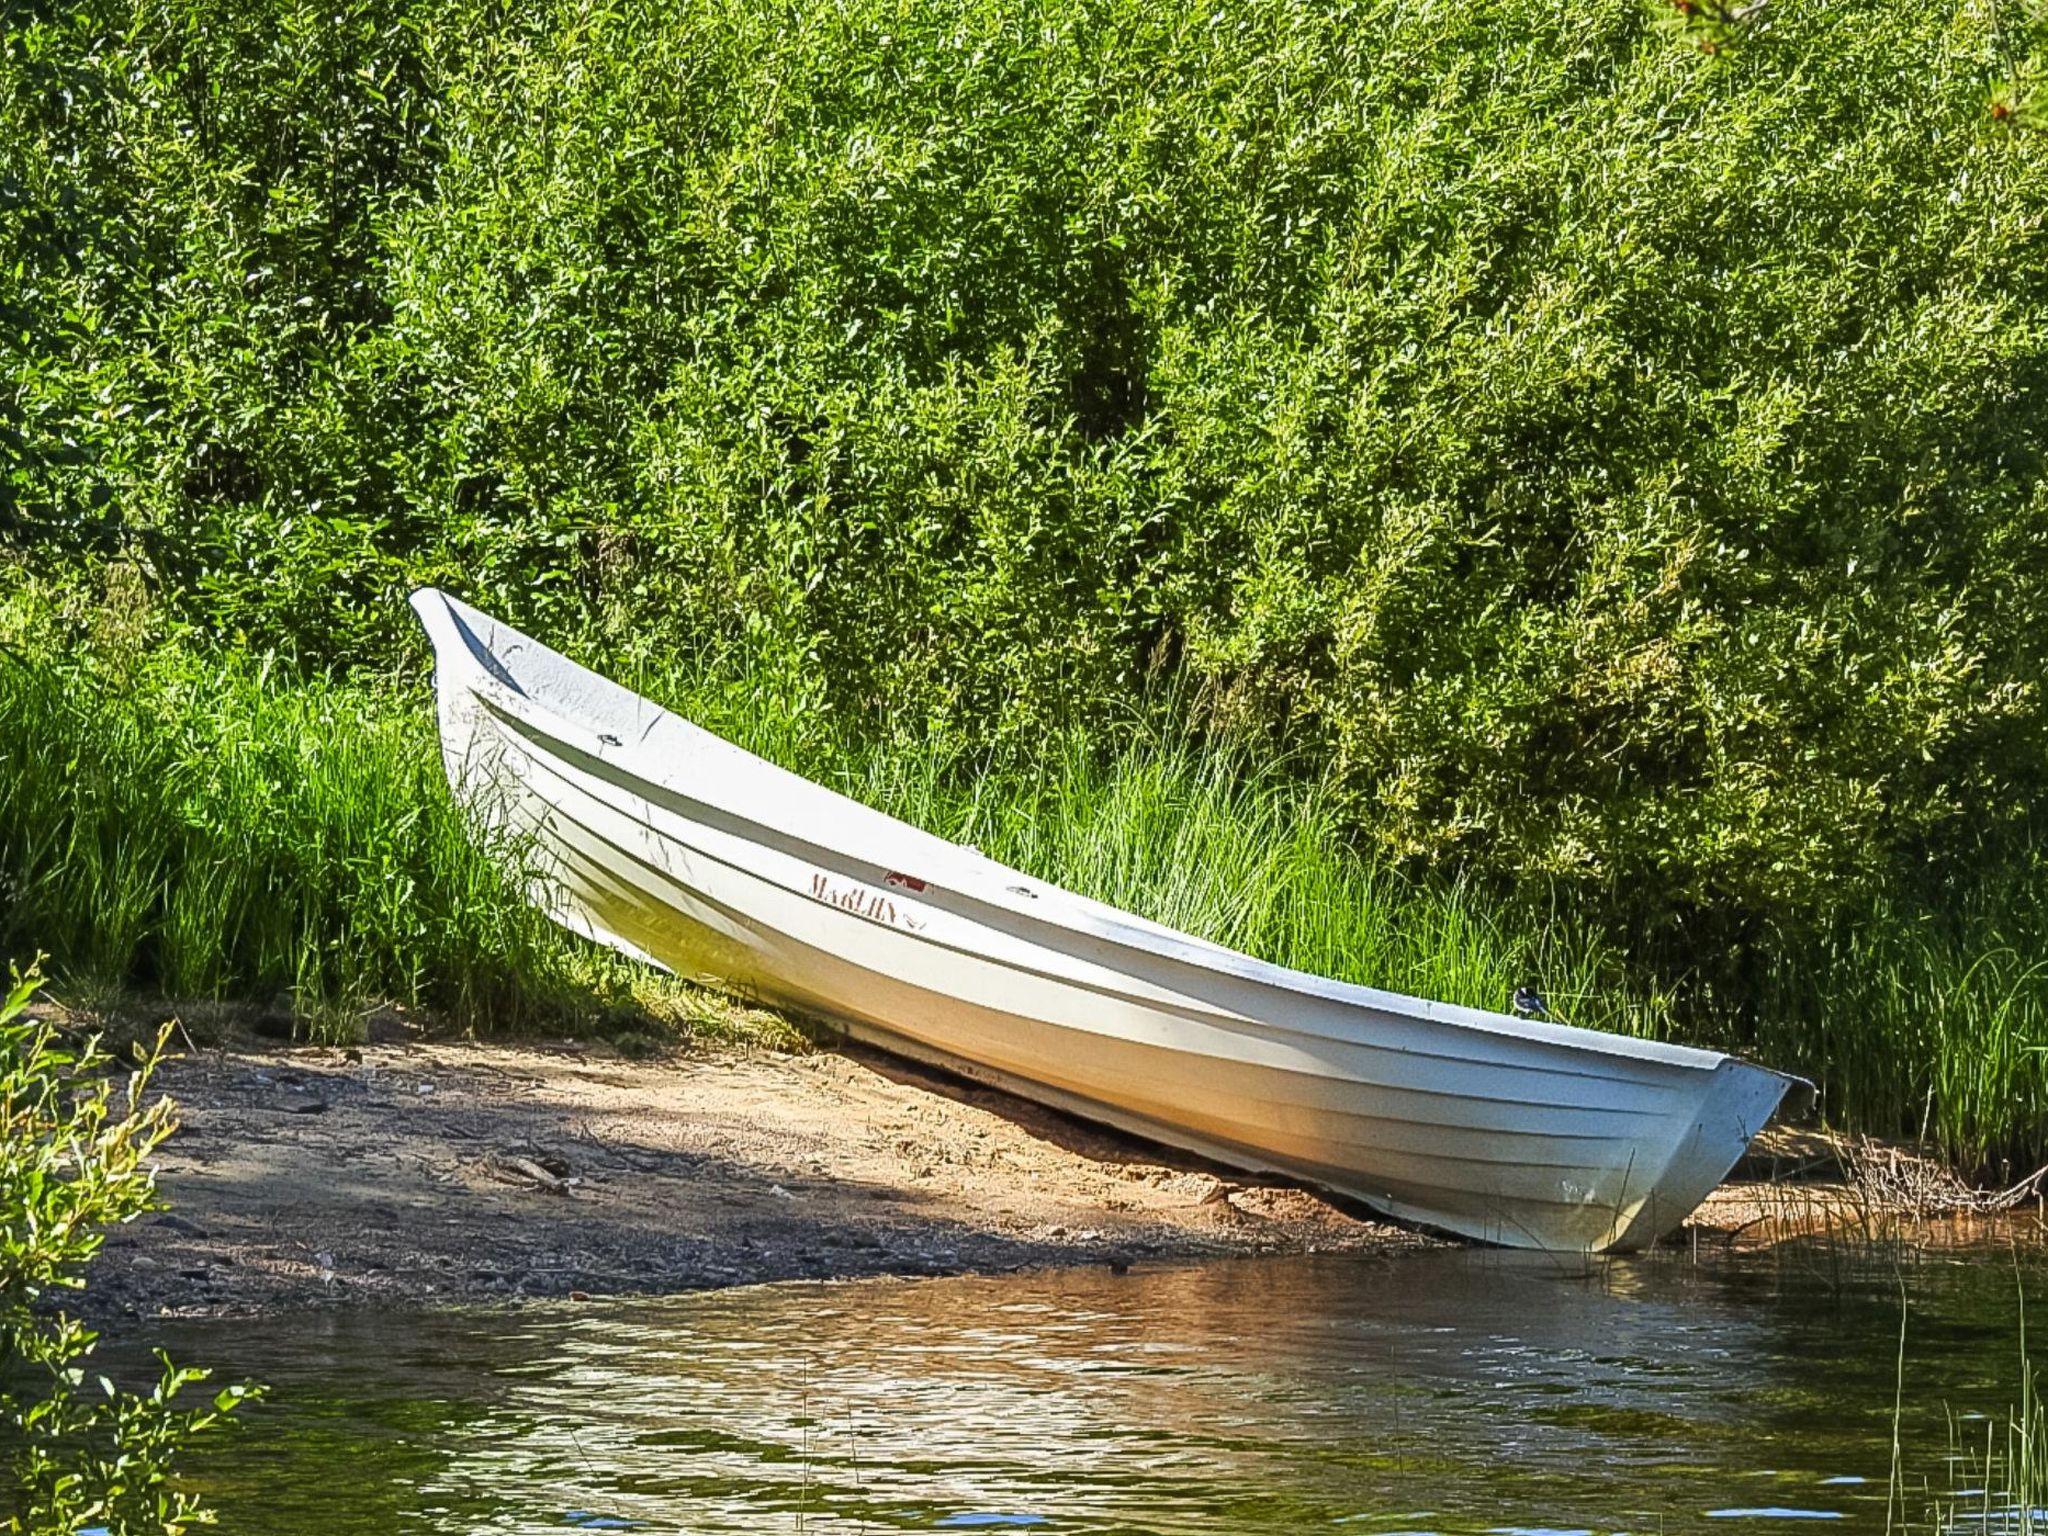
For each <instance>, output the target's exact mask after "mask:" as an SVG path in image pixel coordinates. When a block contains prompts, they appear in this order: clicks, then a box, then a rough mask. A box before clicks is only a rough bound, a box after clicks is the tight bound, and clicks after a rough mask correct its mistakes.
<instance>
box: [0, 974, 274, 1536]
mask: <svg viewBox="0 0 2048 1536" xmlns="http://www.w3.org/2000/svg"><path fill="white" fill-rule="evenodd" d="M36 985H37V978H36V977H35V975H34V973H33V972H31V973H30V975H29V976H28V977H27V978H22V977H20V976H18V975H17V976H16V977H15V979H14V983H13V986H12V989H11V991H10V992H9V994H8V996H7V997H6V998H5V1000H4V1001H0V1424H4V1425H5V1426H6V1430H7V1432H8V1437H7V1440H6V1441H5V1442H0V1444H4V1445H5V1451H4V1454H5V1458H6V1462H7V1465H8V1470H9V1471H10V1472H12V1474H13V1479H12V1481H13V1487H14V1493H13V1497H12V1498H11V1499H0V1512H5V1510H6V1509H8V1508H11V1511H12V1513H11V1514H10V1515H9V1516H8V1519H7V1523H6V1525H5V1527H4V1529H6V1530H7V1531H10V1532H16V1533H24V1536H26V1533H33V1536H58V1533H64V1536H70V1533H75V1532H79V1531H83V1530H85V1529H87V1528H88V1527H94V1528H98V1529H102V1530H105V1531H108V1532H110V1533H113V1536H158V1533H161V1536H177V1533H178V1532H181V1531H183V1530H185V1529H187V1528H188V1527H190V1526H191V1525H194V1524H204V1523H208V1516H207V1514H206V1511H205V1510H204V1509H203V1508H201V1507H200V1505H199V1504H198V1503H197V1501H196V1500H194V1499H193V1498H192V1497H191V1496H190V1495H188V1494H186V1493H183V1492H181V1491H180V1490H179V1489H178V1488H177V1486H176V1484H175V1481H174V1478H173V1475H172V1474H173V1460H174V1457H175V1455H176V1453H177V1451H178V1450H179V1448H180V1447H181V1446H183V1445H184V1443H185V1442H186V1441H187V1440H188V1439H189V1438H190V1437H191V1436H193V1435H195V1434H197V1433H199V1432H201V1431H203V1430H205V1429H207V1428H208V1427H209V1426H211V1425H212V1424H214V1423H215V1422H216V1421H217V1420H218V1419H219V1417H220V1416H221V1415H223V1414H226V1413H230V1412H232V1411H233V1410H234V1409H235V1407H236V1406H237V1405H239V1404H240V1403H241V1402H242V1401H243V1400H244V1399H245V1398H246V1397H247V1396H248V1394H249V1389H247V1388H244V1387H229V1388H227V1389H225V1390H223V1391H222V1392H220V1393H219V1394H217V1395H216V1396H215V1397H214V1399H213V1401H212V1404H211V1406H210V1407H207V1408H201V1409H196V1410H195V1409H190V1408H186V1407H184V1406H182V1405H181V1403H180V1401H179V1399H180V1396H181V1394H182V1393H184V1392H185V1390H186V1389H187V1388H189V1387H192V1386H194V1385H196V1384H197V1383H199V1382H201V1381H203V1380H205V1379H206V1373H205V1372H204V1371H195V1370H191V1369H186V1368H179V1367H175V1366H173V1365H172V1364H171V1363H170V1361H169V1360H168V1359H165V1360H163V1362H162V1364H163V1375H162V1377H161V1379H159V1380H158V1382H157V1383H156V1385H155V1386H154V1387H153V1388H151V1389H150V1390H149V1391H147V1392H140V1393H138V1392H132V1391H127V1390H124V1389H122V1388H120V1387H117V1386H115V1385H114V1383H113V1382H111V1381H110V1380H108V1379H107V1378H106V1377H104V1376H101V1377H97V1378H95V1379H90V1380H89V1379H88V1377H87V1374H86V1370H85V1364H84V1362H85V1361H86V1360H87V1358H88V1357H89V1356H90V1355H91V1354H92V1351H93V1346H94V1344H95V1342H96V1335H94V1334H93V1333H92V1332H91V1331H90V1330H89V1329H86V1328H85V1327H83V1326H81V1325H80V1324H79V1323H78V1322H77V1320H76V1319H74V1318H72V1317H70V1316H69V1315H67V1314H66V1313H64V1312H63V1311H62V1310H60V1309H59V1306H58V1303H60V1302H61V1300H62V1297H63V1295H64V1293H65V1292H67V1291H75V1290H77V1289H78V1288H80V1287H81V1286H83V1285H84V1283H85V1278H84V1277H85V1269H86V1266H87V1265H88V1264H89V1263H90V1262H91V1260H92V1257H93V1255H94V1254H95V1253H97V1252H98V1251H99V1248H100V1244H101V1242H102V1241H103V1240H104V1237H105V1232H106V1229H107V1228H108V1227H111V1226H115V1225H118V1224H119V1223H121V1222H124V1221H129V1220H132V1219H133V1218H134V1217H135V1216H137V1215H138V1214H140V1213H141V1212H143V1211H146V1210H149V1209H150V1208H151V1207H152V1206H154V1205H155V1203H156V1177H155V1173H154V1170H153V1169H152V1168H151V1167H150V1164H149V1157H150V1154H151V1153H152V1152H154V1151H155V1150H156V1148H157V1147H158V1146H159V1145H160V1144H161V1143H162V1141H163V1139H164V1138H165V1137H166V1136H168V1135H170V1134H171V1131H172V1130H173V1129H174V1128H175V1126H176V1124H177V1121H176V1118H175V1113H176V1112H175V1110H174V1108H173V1106H172V1105H171V1102H170V1101H169V1100H168V1099H163V1098H159V1099H157V1100H155V1101H154V1102H152V1103H145V1102H144V1094H143V1090H144V1088H145V1087H146V1085H147V1083H148V1081H149V1077H150V1073H151V1071H152V1069H153V1068H154V1066H155V1063H156V1053H155V1052H151V1053H147V1054H145V1055H144V1056H143V1057H142V1059H141V1062H140V1065H138V1066H137V1067H136V1069H135V1070H134V1071H133V1072H132V1073H130V1074H129V1076H128V1078H127V1082H126V1084H125V1087H124V1089H123V1090H122V1091H121V1092H119V1093H117V1092H116V1091H115V1089H114V1088H113V1086H112V1085H111V1083H110V1081H109V1079H108V1078H107V1076H106V1075H105V1074H106V1069H107V1068H108V1067H109V1066H110V1065H111V1063H110V1062H109V1060H108V1058H107V1057H106V1056H105V1055H104V1054H103V1053H102V1052H101V1050H100V1049H99V1046H98V1043H97V1042H89V1043H87V1044H86V1045H85V1046H84V1047H83V1048H82V1049H74V1048H72V1047H70V1046H69V1045H68V1044H67V1043H66V1042H65V1041H63V1040H62V1039H61V1038H60V1037H59V1036H58V1034H57V1032H56V1031H55V1029H54V1028H53V1027H52V1026H50V1025H48V1024H43V1023H37V1022H36V1021H34V1020H33V1019H31V1018H29V1017H28V1015H27V1013H26V1009H27V1006H28V1002H29V999H30V997H31V996H32V995H33V993H34V991H35V988H36ZM159 1048H161V1042H159Z"/></svg>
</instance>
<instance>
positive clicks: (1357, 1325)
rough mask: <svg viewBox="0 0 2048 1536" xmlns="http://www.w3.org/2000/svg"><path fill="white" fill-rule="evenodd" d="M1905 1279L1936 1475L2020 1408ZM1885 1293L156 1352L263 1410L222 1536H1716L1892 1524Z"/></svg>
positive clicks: (1026, 1290) (1364, 1264)
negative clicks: (1692, 1533)
mask: <svg viewBox="0 0 2048 1536" xmlns="http://www.w3.org/2000/svg"><path fill="white" fill-rule="evenodd" d="M1905 1283H1906V1285H1907V1286H1908V1287H1909V1289H1910V1290H1911V1292H1912V1295H1913V1304H1912V1317H1913V1322H1912V1329H1911V1334H1910V1339H1909V1348H1908V1361H1907V1371H1908V1381H1909V1390H1908V1394H1907V1398H1908V1401H1907V1419H1906V1425H1905V1428H1906V1434H1907V1439H1908V1450H1907V1457H1906V1460H1907V1464H1908V1465H1909V1466H1919V1467H1922V1468H1927V1469H1932V1470H1933V1471H1935V1472H1937V1473H1939V1472H1940V1471H1941V1470H1942V1469H1943V1466H1944V1463H1943V1460H1942V1456H1943V1453H1944V1452H1945V1450H1946V1449H1947V1443H1948V1442H1947V1430H1946V1421H1945V1419H1944V1416H1943V1411H1942V1405H1943V1400H1944V1399H1946V1400H1947V1402H1949V1403H1950V1404H1953V1405H1954V1406H1956V1407H1957V1408H1960V1409H1974V1410H1977V1411H1989V1412H1994V1413H1995V1412H2002V1411H2003V1408H2004V1406H2005V1404H2006V1402H2007V1401H2008V1400H2009V1396H2010V1391H2009V1389H2010V1385H2011V1383H2012V1382H2013V1381H2014V1380H2015V1377H2016V1371H2017V1360H2016V1358H2015V1357H2014V1353H2013V1347H2012V1343H2011V1341H2012V1339H2013V1335H2014V1328H2013V1323H2014V1308H2015V1302H2014V1292H2013V1276H2012V1271H2011V1268H2010V1265H2009V1261H2004V1260H2000V1261H1997V1262H1993V1263H1989V1264H1943V1265H1942V1266H1939V1267H1934V1266H1929V1267H1926V1268H1923V1269H1921V1270H1918V1271H1916V1272H1913V1273H1910V1274H1909V1275H1907V1276H1906V1277H1905ZM1899 1284H1900V1280H1899V1277H1898V1276H1895V1275H1872V1276H1870V1277H1869V1278H1868V1280H1867V1282H1866V1283H1863V1284H1860V1285H1857V1286H1853V1287H1850V1288H1847V1289H1846V1290H1845V1289H1842V1288H1839V1287H1828V1288H1822V1287H1819V1286H1817V1285H1812V1284H1802V1283H1796V1282H1790V1281H1788V1280H1786V1278H1785V1277H1784V1276H1783V1274H1782V1272H1780V1271H1779V1270H1776V1269H1772V1268H1754V1267H1751V1268H1744V1267H1739V1266H1728V1265H1723V1266H1715V1267H1704V1268H1703V1267H1696V1266H1693V1265H1691V1264H1689V1263H1687V1262H1685V1261H1684V1260H1683V1259H1681V1258H1679V1257H1677V1256H1675V1255H1672V1256H1660V1257H1656V1258H1652V1259H1645V1260H1635V1261H1627V1262H1611V1263H1604V1264H1599V1265H1590V1266H1583V1267H1570V1266H1560V1265H1559V1264H1558V1263H1557V1262H1556V1261H1555V1260H1544V1259H1541V1258H1537V1257H1532V1256H1527V1255H1512V1254H1501V1253H1488V1252H1481V1251H1474V1250H1443V1251H1430V1252H1422V1253H1409V1254H1403V1255H1399V1256H1394V1257H1390V1258H1387V1259H1383V1260H1359V1259H1310V1260H1291V1261H1265V1262H1244V1261H1240V1262H1232V1263H1223V1264H1216V1265H1211V1266H1207V1267H1203V1268H1190V1269H1174V1270H1162V1271H1157V1272H1152V1273H1144V1272H1139V1273H1133V1274H1128V1275H1112V1274H1109V1273H1107V1272H1106V1271H1102V1270H1094V1271H1081V1272H1060V1273H1049V1274H1033V1275H1022V1276H1007V1277H1001V1278H988V1279H981V1278H970V1279H958V1280H918V1281H882V1282H863V1283H860V1284H853V1285H841V1286H827V1285H800V1286H782V1287H771V1288H761V1289H755V1290H744V1291H728V1292H723V1293H717V1294H711V1295H705V1296H698V1297H689V1298H682V1299H677V1300H671V1301H664V1302H620V1303H607V1304H593V1305H583V1306H565V1307H560V1308H544V1309H532V1310H525V1311H519V1312H487V1313H472V1314H468V1315H464V1316H446V1315H443V1316H430V1317H420V1318H396V1319H394V1318H390V1317H378V1316H348V1315H342V1316H327V1317H314V1318H297V1319H289V1320H278V1321H275V1322H271V1323H266V1324H261V1325H250V1324H206V1325H187V1326H185V1327H183V1328H181V1329H179V1330H178V1331H177V1333H176V1335H175V1336H174V1337H173V1338H172V1339H171V1340H170V1341H169V1342H170V1343H171V1344H172V1346H173V1348H174V1350H175V1352H176V1353H177V1354H178V1355H179V1356H180V1357H181V1358H185V1359H193V1360H203V1361H207V1362H211V1363H215V1364H218V1365H220V1366H221V1367H222V1369H223V1372H224V1374H229V1375H236V1374H244V1375H250V1376H254V1377H257V1378H259V1379H262V1380H267V1381H269V1382H272V1383H273V1384H274V1385H275V1388H276V1390H275V1395H274V1397H273V1398H272V1400H271V1401H269V1402H268V1403H266V1404H264V1405H262V1406H261V1407H259V1409H258V1410H257V1411H256V1412H255V1413H254V1414H252V1415H251V1416H250V1420H249V1423H248V1425H247V1426H246V1427H245V1428H243V1429H242V1430H240V1431H239V1432H237V1433H236V1434H235V1435H234V1437H233V1438H232V1439H231V1440H230V1441H229V1442H227V1443H226V1444H225V1445H223V1446H222V1447H220V1448H219V1449H217V1450H216V1451H215V1452H214V1453H213V1459H212V1460H210V1461H208V1462H205V1463H203V1464H202V1465H203V1469H204V1472H205V1480H206V1482H207V1484H208V1485H209V1487H210V1490H211V1492H212V1494H213V1496H214V1497H215V1498H216V1499H217V1501H218V1502H219V1503H220V1505H221V1507H222V1512H223V1518H224V1524H225V1528H226V1529H229V1530H264V1531H273V1532H279V1533H283V1536H313V1533H316V1532H317V1533H321V1536H325V1533H330V1532H333V1533H340V1532H365V1533H368V1532H378V1533H385V1532H395V1531H407V1532H414V1531H417V1532H437V1533H438V1532H450V1533H454V1532H461V1533H465V1536H467V1533H471V1532H482V1531H541V1530H567V1529H589V1530H624V1529H632V1530H641V1531H649V1532H672V1531H692V1532H696V1531H703V1532H723V1531H745V1532H762V1531H797V1530H802V1531H808V1532H818V1533H827V1532H833V1533H840V1532H852V1531H858V1530H863V1529H865V1530H869V1531H892V1530H932V1529H946V1530H969V1529H981V1530H997V1531H1001V1530H1008V1529H1020V1530H1043V1531H1049V1532H1050V1531H1121V1532H1131V1531H1160V1532H1167V1531H1174V1532H1179V1531H1191V1530H1210V1531H1230V1532H1268V1531H1271V1532H1281V1531H1297V1530H1304V1529H1310V1528H1322V1527H1330V1528H1340V1527H1341V1528H1342V1529H1343V1530H1346V1531H1369V1532H1373V1533H1375V1536H1393V1533H1397V1532H1422V1531H1435V1532H1452V1531H1458V1532H1479V1531H1491V1532H1501V1533H1510V1536H1524V1533H1526V1536H1565V1533H1576V1532H1586V1533H1600V1536H1605V1533H1612V1532H1621V1531H1655V1530H1660V1529H1661V1530H1664V1531H1677V1530H1684V1529H1688V1528H1690V1529H1714V1530H1718V1531H1720V1532H1722V1533H1723V1536H1726V1533H1727V1532H1728V1531H1729V1529H1730V1527H1731V1526H1735V1527H1742V1526H1749V1527H1757V1528H1773V1527H1782V1526H1783V1525H1784V1524H1787V1523H1790V1522H1796V1521H1807V1520H1826V1521H1830V1522H1833V1523H1834V1524H1836V1525H1837V1526H1843V1527H1856V1528H1859V1529H1868V1530H1882V1529H1883V1528H1884V1524H1885V1513H1886V1508H1885V1506H1886V1500H1887V1491H1888V1489H1887V1471H1888V1467H1889V1463H1890V1444H1891V1419H1892V1403H1893V1395H1894V1385H1895V1379H1894V1373H1895V1369H1896V1364H1897V1339H1898V1322H1899V1311H1898V1308H1899V1299H1898V1297H1899ZM1915 1512H1916V1513H1917V1512H1918V1506H1916V1507H1915Z"/></svg>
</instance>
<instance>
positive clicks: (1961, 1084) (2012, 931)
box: [1756, 856, 2048, 1179]
mask: <svg viewBox="0 0 2048 1536" xmlns="http://www.w3.org/2000/svg"><path fill="white" fill-rule="evenodd" d="M1756 1047H1757V1049H1758V1050H1759V1051H1761V1052H1762V1053H1764V1054H1765V1055H1767V1056H1769V1057H1770V1058H1772V1059H1774V1060H1777V1061H1782V1062H1787V1063H1794V1064H1799V1065H1800V1066H1801V1067H1802V1069H1803V1070H1806V1071H1808V1072H1809V1073H1811V1074H1812V1075H1813V1076H1814V1077H1816V1078H1817V1079H1818V1080H1819V1081H1820V1083H1821V1085H1822V1087H1823V1089H1824V1091H1825V1094H1826V1097H1827V1106H1828V1109H1829V1112H1830V1114H1831V1115H1832V1116H1833V1117H1834V1118H1835V1119H1836V1120H1837V1121H1839V1122H1841V1123H1844V1124H1849V1125H1855V1126H1863V1127H1868V1128H1872V1129H1880V1130H1884V1131H1889V1132H1893V1133H1903V1134H1908V1135H1912V1136H1914V1137H1916V1138H1917V1139H1920V1140H1922V1141H1925V1142H1926V1143H1927V1144H1929V1145H1931V1146H1933V1147H1935V1148H1937V1149H1939V1150H1940V1151H1941V1152H1942V1153H1943V1155H1944V1156H1946V1157H1947V1158H1949V1159H1950V1160H1951V1161H1953V1162H1955V1163H1957V1164H1959V1165H1962V1166H1965V1167H1967V1168H1970V1169H1973V1170H1976V1171H1979V1172H1981V1173H1983V1174H1985V1175H1986V1176H1988V1177H1991V1178H2007V1179H2013V1178H2017V1177H2019V1176H2020V1175H2022V1174H2024V1173H2027V1172H2030V1171H2031V1170H2033V1169H2034V1168H2037V1167H2038V1166H2039V1165H2040V1164H2041V1163H2042V1162H2043V1161H2044V1160H2048V870H2044V868H2043V865H2042V863H2041V861H2040V859H2039V858H2038V856H2022V857H2019V858H2012V859H2008V860H2006V861H2004V862H2003V863H2002V864H2001V865H1999V866H1995V867H1993V868H1992V869H1991V870H1989V871H1973V872H1967V873H1966V874H1965V875H1964V877H1963V878H1961V879H1958V880H1956V881H1953V882H1951V883H1950V885H1949V887H1948V888H1947V889H1944V890H1941V891H1939V892H1937V893H1936V894H1935V896H1934V897H1933V898H1932V899H1930V900H1925V901H1922V902H1920V903H1918V904H1915V905H1907V904H1906V903H1903V902H1895V903H1879V904H1875V905H1873V906H1871V907H1869V908H1868V909H1866V910H1864V911H1863V912H1861V913H1860V914H1858V916H1857V918H1856V919H1855V920H1853V921H1850V922H1846V923H1844V924H1842V925H1840V926H1839V927H1837V928H1836V929H1835V931H1834V932H1833V933H1832V935H1831V936H1830V937H1828V938H1827V939H1825V940H1824V941H1822V942H1821V943H1819V944H1815V945H1811V946H1803V947H1798V948H1791V947H1788V948H1787V949H1785V950H1782V951H1780V952H1779V953H1778V954H1777V955H1776V956H1774V957H1773V960H1772V963H1771V966H1770V971H1769V974H1768V976H1767V978H1766V983H1765V996H1764V999H1763V1002H1762V1006H1761V1008H1760V1013H1759V1023H1758V1027H1757V1034H1756Z"/></svg>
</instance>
